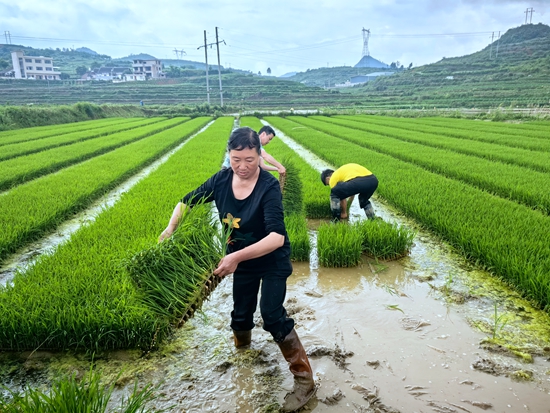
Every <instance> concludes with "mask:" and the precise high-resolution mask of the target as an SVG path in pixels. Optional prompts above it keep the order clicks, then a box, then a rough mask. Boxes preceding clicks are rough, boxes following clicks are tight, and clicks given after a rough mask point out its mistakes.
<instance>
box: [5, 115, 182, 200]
mask: <svg viewBox="0 0 550 413" xmlns="http://www.w3.org/2000/svg"><path fill="white" fill-rule="evenodd" d="M187 119H188V118H174V119H168V120H164V121H161V122H155V123H153V124H149V125H144V126H142V127H140V128H139V129H133V130H129V131H124V132H118V133H113V134H111V135H107V136H101V137H99V138H96V139H92V140H86V141H84V142H77V143H74V144H72V145H66V146H61V147H58V148H52V149H50V150H47V151H43V152H39V153H35V154H32V155H27V156H20V157H18V158H13V159H8V160H6V161H2V162H0V191H1V190H5V189H8V188H10V187H13V186H15V185H19V184H21V183H23V182H26V181H29V180H31V179H34V178H36V177H38V176H41V175H45V174H48V173H51V172H54V171H57V170H59V169H61V168H63V167H65V166H68V165H72V164H75V163H78V162H82V161H84V160H86V159H90V158H93V157H94V156H97V155H100V154H102V153H105V152H108V151H111V150H113V149H116V148H118V147H120V146H123V145H127V144H128V143H131V142H134V141H137V140H140V139H143V138H145V137H147V136H150V135H153V134H155V133H158V132H161V131H163V130H165V129H168V128H172V127H174V126H176V125H178V124H180V123H182V122H184V121H186V120H187Z"/></svg>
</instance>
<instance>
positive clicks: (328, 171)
mask: <svg viewBox="0 0 550 413" xmlns="http://www.w3.org/2000/svg"><path fill="white" fill-rule="evenodd" d="M333 173H334V171H333V170H332V169H325V170H324V171H323V172H321V182H323V185H326V184H327V182H326V179H327V177H329V176H331V175H332V174H333Z"/></svg>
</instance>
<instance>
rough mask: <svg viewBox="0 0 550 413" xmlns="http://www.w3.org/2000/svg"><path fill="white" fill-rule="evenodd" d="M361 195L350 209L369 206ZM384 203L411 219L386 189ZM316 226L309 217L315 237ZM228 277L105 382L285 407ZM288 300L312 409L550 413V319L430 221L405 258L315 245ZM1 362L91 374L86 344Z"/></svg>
mask: <svg viewBox="0 0 550 413" xmlns="http://www.w3.org/2000/svg"><path fill="white" fill-rule="evenodd" d="M278 136H279V134H278ZM310 161H312V160H310ZM356 202H357V201H355V203H354V205H352V211H351V219H352V220H355V219H362V218H363V215H364V214H363V212H362V211H360V210H358V208H357V205H356ZM355 208H357V209H355ZM375 209H376V213H377V214H378V215H379V216H382V217H383V218H384V219H385V220H388V221H393V222H398V223H399V224H401V225H408V226H410V227H414V223H413V222H411V221H409V220H407V219H406V218H405V217H403V216H401V215H400V214H399V213H398V212H397V211H395V210H392V209H391V208H390V207H389V206H387V205H385V204H384V203H383V202H382V201H381V200H376V201H375ZM318 224H319V222H318V221H317V222H314V221H312V222H310V228H311V229H312V230H311V237H312V240H313V241H314V240H315V234H316V233H315V228H316V226H318ZM231 281H232V280H231V277H227V278H226V279H225V280H224V281H223V282H222V283H221V284H220V285H219V286H218V288H217V289H216V290H215V291H214V293H213V294H212V295H211V297H210V300H209V301H207V302H206V303H205V304H204V306H203V310H202V312H201V313H198V314H196V315H195V317H194V318H193V319H192V320H191V321H190V322H188V323H187V324H186V325H185V326H184V327H183V328H182V329H180V330H178V331H177V332H176V334H175V337H174V339H173V340H171V341H170V342H168V343H166V344H165V345H163V346H162V348H161V349H159V350H158V351H156V352H152V353H149V354H146V355H143V354H141V353H140V352H138V351H120V352H114V353H106V354H100V355H95V356H94V357H95V361H94V364H95V365H96V368H97V369H98V370H100V371H102V373H103V374H104V376H105V378H106V379H107V380H108V379H114V378H115V377H116V375H117V374H118V373H119V372H120V371H121V370H122V371H123V373H122V375H121V376H120V377H119V378H118V383H119V385H120V388H119V389H118V390H117V397H118V398H120V397H122V396H123V395H124V394H127V390H128V388H129V387H130V385H131V383H132V381H133V380H134V379H135V378H137V379H139V381H140V382H141V383H146V382H149V381H153V382H154V383H156V384H158V386H159V392H160V394H161V398H160V399H159V400H158V401H157V402H156V406H157V407H159V408H160V407H165V408H166V407H169V406H171V407H172V411H175V412H256V411H258V412H261V411H277V409H278V406H280V403H282V400H283V397H284V394H285V393H286V391H288V390H289V389H290V388H291V387H292V378H291V376H290V373H289V372H288V368H287V365H286V362H285V361H284V359H283V358H282V356H281V354H280V352H279V349H278V347H277V345H276V344H275V343H274V342H273V340H272V339H271V338H270V335H269V334H268V333H266V332H265V331H263V330H262V328H261V324H262V322H261V318H260V315H259V314H256V322H257V323H256V324H257V326H256V328H255V329H254V331H253V342H252V346H251V348H250V349H249V350H245V351H237V350H235V349H234V347H233V345H232V341H231V331H230V329H229V322H230V311H231V306H232V300H231ZM495 303H496V308H497V315H496V317H495V312H494V311H495ZM285 306H286V308H287V310H288V312H289V314H290V316H292V317H293V318H294V319H295V321H296V330H297V332H298V334H299V335H300V337H301V339H302V342H303V344H304V347H305V348H306V350H307V351H308V353H309V354H310V360H311V364H312V367H313V369H314V372H315V379H316V382H317V384H318V390H317V394H316V397H315V398H314V399H312V400H311V401H310V402H309V403H308V405H307V407H306V411H316V412H325V411H326V412H328V411H330V412H375V411H378V412H396V411H399V412H403V413H405V412H480V411H483V410H484V409H488V411H495V412H550V407H549V406H550V395H549V393H550V375H549V374H550V362H549V358H550V340H549V337H550V331H549V326H550V319H549V317H548V316H547V315H545V314H543V313H541V312H537V311H535V310H533V309H531V307H530V306H529V304H528V303H527V302H525V301H523V300H521V299H520V298H518V297H517V294H515V293H513V292H512V291H510V290H509V289H507V288H506V287H505V286H504V285H502V284H501V283H498V282H496V281H495V280H494V278H492V277H490V276H489V275H488V274H487V273H485V272H483V271H480V270H479V269H476V268H475V267H472V266H471V265H470V264H468V263H467V262H466V261H464V260H463V259H462V258H461V257H459V256H457V255H456V254H454V253H453V252H452V250H451V249H450V248H449V247H447V246H446V245H445V243H443V242H441V240H438V239H437V238H436V237H434V236H433V235H431V234H429V233H425V232H422V231H419V233H418V235H417V237H416V239H415V246H414V247H413V249H412V251H411V254H410V256H408V257H406V258H403V259H401V260H399V261H393V262H376V261H374V260H372V259H369V258H368V257H364V260H363V264H362V265H361V266H359V267H356V268H349V269H328V268H319V266H318V263H317V259H316V254H315V250H314V251H313V252H312V255H311V261H310V263H295V264H294V273H293V275H292V276H291V277H290V278H289V280H288V293H287V300H286V304H285ZM495 320H496V323H495ZM493 335H494V336H495V338H496V340H493V341H492V342H490V340H487V339H488V338H493ZM499 340H500V341H499ZM512 346H513V347H512ZM511 350H515V351H516V353H517V354H520V355H521V354H524V355H525V354H532V355H533V356H532V357H533V362H532V363H530V362H527V361H525V358H521V357H518V356H517V355H514V354H513V353H512V352H511ZM520 350H521V352H523V353H521V352H520ZM0 360H2V362H1V363H0V377H1V380H0V381H1V382H3V383H4V384H6V385H8V386H10V387H11V388H15V389H17V388H21V387H22V386H23V385H24V384H29V385H33V386H36V385H40V384H44V383H47V382H49V381H50V380H51V378H52V377H55V376H57V375H59V374H62V373H67V372H74V371H76V372H78V374H79V375H83V374H84V373H85V372H86V371H87V369H88V368H89V364H90V356H89V355H82V354H77V355H74V354H51V353H33V354H30V353H25V354H3V355H0Z"/></svg>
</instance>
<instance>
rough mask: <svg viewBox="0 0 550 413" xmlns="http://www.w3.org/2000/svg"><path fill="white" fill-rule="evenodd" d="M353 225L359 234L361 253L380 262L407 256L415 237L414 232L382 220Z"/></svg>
mask: <svg viewBox="0 0 550 413" xmlns="http://www.w3.org/2000/svg"><path fill="white" fill-rule="evenodd" d="M353 225H355V226H356V227H357V230H358V231H359V233H360V234H361V239H362V242H361V245H362V247H361V248H362V250H363V252H365V253H367V254H368V255H371V256H373V257H375V258H378V259H382V260H392V259H396V258H400V257H403V256H405V255H407V254H408V253H409V252H410V250H411V248H412V246H413V240H414V237H415V236H416V233H415V232H414V231H411V230H409V229H407V228H405V227H402V226H399V225H397V224H390V223H388V222H385V221H383V220H382V219H375V220H370V219H369V220H363V221H359V222H356V223H355V224H353Z"/></svg>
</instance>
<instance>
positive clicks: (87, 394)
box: [0, 370, 169, 413]
mask: <svg viewBox="0 0 550 413" xmlns="http://www.w3.org/2000/svg"><path fill="white" fill-rule="evenodd" d="M115 383H116V380H115V381H114V382H113V383H111V384H108V385H104V384H102V383H101V377H100V375H99V374H98V373H97V372H94V371H93V370H90V371H89V373H88V374H87V375H86V376H84V377H83V378H82V379H81V380H78V379H77V378H76V377H75V375H72V376H68V377H61V378H59V379H57V380H55V381H54V382H53V383H52V386H51V389H49V390H48V391H42V390H40V389H34V388H28V389H27V390H26V391H25V392H24V393H23V394H20V393H15V392H12V391H9V390H8V393H9V395H10V397H9V399H7V398H5V399H3V398H2V396H1V395H0V412H2V413H81V412H87V413H105V412H108V411H117V412H120V413H137V412H141V413H147V412H164V411H168V410H169V409H162V410H159V409H157V408H155V407H153V406H151V404H152V402H154V401H155V400H156V399H158V397H159V395H158V394H157V393H156V391H157V388H156V387H154V386H153V385H152V384H147V385H145V386H143V387H142V388H140V387H139V385H138V382H137V380H136V382H135V383H134V387H133V389H132V390H131V393H130V395H129V396H128V397H127V398H123V399H122V400H121V402H120V405H119V406H117V407H116V408H115V409H113V406H112V404H113V403H112V402H111V398H112V396H113V391H114V389H115Z"/></svg>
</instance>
